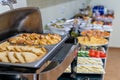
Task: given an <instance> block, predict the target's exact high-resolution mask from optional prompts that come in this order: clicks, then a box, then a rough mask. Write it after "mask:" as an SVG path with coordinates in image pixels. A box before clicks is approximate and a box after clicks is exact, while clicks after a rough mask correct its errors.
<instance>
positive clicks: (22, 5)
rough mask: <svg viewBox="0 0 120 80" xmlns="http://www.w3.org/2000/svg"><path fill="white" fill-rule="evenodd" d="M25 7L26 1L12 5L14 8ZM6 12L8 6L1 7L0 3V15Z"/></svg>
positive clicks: (22, 0)
mask: <svg viewBox="0 0 120 80" xmlns="http://www.w3.org/2000/svg"><path fill="white" fill-rule="evenodd" d="M26 6H27V3H26V0H17V3H16V4H13V7H14V8H19V7H26ZM8 10H10V8H9V7H8V6H6V5H4V6H3V5H1V3H0V13H3V12H5V11H8Z"/></svg>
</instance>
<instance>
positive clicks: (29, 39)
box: [8, 33, 61, 45]
mask: <svg viewBox="0 0 120 80" xmlns="http://www.w3.org/2000/svg"><path fill="white" fill-rule="evenodd" d="M8 41H9V42H10V43H14V44H28V45H51V44H57V43H58V42H59V41H61V36H60V35H58V34H44V35H43V34H37V33H31V34H30V33H24V34H21V35H19V36H16V37H13V38H10V39H9V40H8Z"/></svg>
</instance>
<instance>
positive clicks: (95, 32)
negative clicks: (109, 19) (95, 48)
mask: <svg viewBox="0 0 120 80" xmlns="http://www.w3.org/2000/svg"><path fill="white" fill-rule="evenodd" d="M81 34H82V35H83V36H85V35H88V36H95V37H109V36H110V33H109V32H107V31H101V30H85V31H82V32H81Z"/></svg>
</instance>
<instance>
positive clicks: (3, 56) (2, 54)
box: [0, 52, 9, 62]
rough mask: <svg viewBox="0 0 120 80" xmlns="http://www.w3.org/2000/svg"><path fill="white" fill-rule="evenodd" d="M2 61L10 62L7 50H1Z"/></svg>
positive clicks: (0, 58)
mask: <svg viewBox="0 0 120 80" xmlns="http://www.w3.org/2000/svg"><path fill="white" fill-rule="evenodd" d="M0 61H1V62H9V60H8V58H7V53H6V52H0Z"/></svg>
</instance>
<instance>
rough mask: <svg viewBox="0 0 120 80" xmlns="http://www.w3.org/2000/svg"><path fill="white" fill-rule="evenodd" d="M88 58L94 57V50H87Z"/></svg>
mask: <svg viewBox="0 0 120 80" xmlns="http://www.w3.org/2000/svg"><path fill="white" fill-rule="evenodd" d="M89 56H90V57H95V50H93V49H90V50H89Z"/></svg>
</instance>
